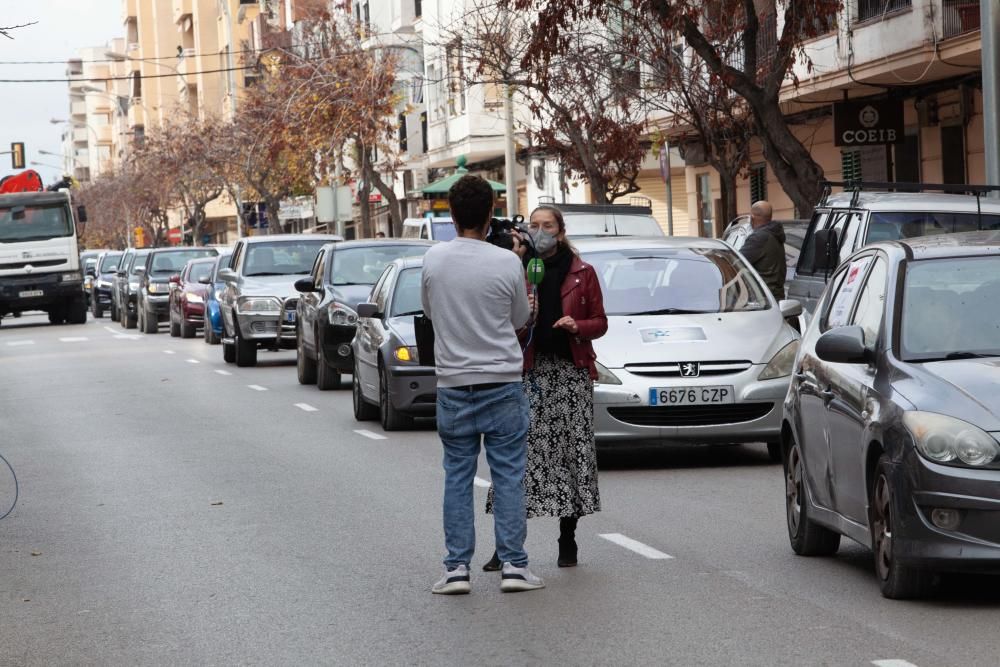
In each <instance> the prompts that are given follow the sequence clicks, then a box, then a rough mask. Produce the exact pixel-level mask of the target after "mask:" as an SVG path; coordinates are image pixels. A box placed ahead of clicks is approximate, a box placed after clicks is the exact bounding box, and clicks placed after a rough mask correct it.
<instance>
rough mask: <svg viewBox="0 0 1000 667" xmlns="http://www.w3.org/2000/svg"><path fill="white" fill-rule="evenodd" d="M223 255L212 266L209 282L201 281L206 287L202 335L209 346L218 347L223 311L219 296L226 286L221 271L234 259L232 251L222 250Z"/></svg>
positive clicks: (228, 249) (220, 337)
mask: <svg viewBox="0 0 1000 667" xmlns="http://www.w3.org/2000/svg"><path fill="white" fill-rule="evenodd" d="M219 252H220V253H221V254H220V255H219V256H218V257H217V258H216V260H215V263H214V264H212V271H211V273H210V274H209V277H208V279H207V280H203V281H201V282H202V284H204V285H205V321H204V323H203V324H202V333H203V334H204V337H205V342H206V343H208V344H209V345H218V344H219V343H221V342H222V333H223V329H222V310H221V309H220V308H219V298H218V295H219V293H220V292H221V291H222V289H223V288H224V287H225V286H226V284H225V283H224V282H223V281H222V278H220V277H219V271H221V270H222V269H225V268H227V267H228V266H229V260H230V259H232V257H233V252H232V249H230V248H225V249H220V250H219Z"/></svg>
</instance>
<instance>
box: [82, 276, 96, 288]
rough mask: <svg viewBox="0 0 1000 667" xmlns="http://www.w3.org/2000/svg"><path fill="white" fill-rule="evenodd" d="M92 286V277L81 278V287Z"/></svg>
mask: <svg viewBox="0 0 1000 667" xmlns="http://www.w3.org/2000/svg"><path fill="white" fill-rule="evenodd" d="M93 286H94V279H93V278H91V277H90V276H87V277H86V278H84V279H83V287H84V288H85V289H90V288H92V287H93Z"/></svg>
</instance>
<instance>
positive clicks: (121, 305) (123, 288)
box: [112, 248, 150, 329]
mask: <svg viewBox="0 0 1000 667" xmlns="http://www.w3.org/2000/svg"><path fill="white" fill-rule="evenodd" d="M149 253H150V249H149V248H139V249H135V248H129V249H128V250H126V251H125V254H124V255H123V256H122V261H121V262H120V263H119V264H118V273H116V274H115V280H114V284H113V285H112V290H113V291H114V293H115V294H114V298H115V303H116V304H117V305H116V309H117V314H118V321H119V322H121V325H122V326H123V327H124V328H126V329H135V324H136V314H135V294H136V291H138V289H139V274H138V273H137V272H136V269H138V268H141V267H142V265H143V264H144V263H145V261H146V255H148V254H149Z"/></svg>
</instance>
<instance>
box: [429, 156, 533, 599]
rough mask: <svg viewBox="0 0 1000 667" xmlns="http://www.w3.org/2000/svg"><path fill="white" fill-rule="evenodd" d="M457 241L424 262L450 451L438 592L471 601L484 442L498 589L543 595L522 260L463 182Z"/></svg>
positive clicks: (487, 199)
mask: <svg viewBox="0 0 1000 667" xmlns="http://www.w3.org/2000/svg"><path fill="white" fill-rule="evenodd" d="M448 203H449V204H450V206H451V214H452V218H453V219H454V221H455V227H456V230H457V232H458V236H457V238H455V239H454V240H452V241H450V242H448V243H440V244H437V245H435V246H434V247H432V248H431V249H430V250H428V251H427V253H426V254H425V255H424V268H423V278H422V285H421V298H422V301H423V308H424V314H425V315H426V316H427V317H428V318H430V319H432V320H433V321H434V357H435V366H436V371H437V381H438V390H437V423H438V433H439V434H440V437H441V442H442V444H443V446H444V471H445V488H444V535H445V547H446V550H447V552H448V553H447V556H446V557H445V559H444V566H445V574H444V577H442V578H441V580H440V581H438V582H437V583H436V584H434V587H433V589H432V591H433V592H434V593H440V594H460V593H468V592H470V590H471V589H472V587H471V582H470V577H469V563H470V562H471V560H472V555H473V552H474V551H475V544H476V530H475V518H474V517H475V511H474V509H473V495H472V490H473V480H474V479H475V476H476V465H477V462H478V458H479V445H480V442H482V443H483V445H484V446H485V448H486V460H487V462H488V463H489V466H490V473H491V475H492V478H493V486H494V505H493V512H494V532H495V537H496V545H497V554H498V556H499V558H500V561H501V562H502V563H503V567H502V575H501V582H500V589H501V590H502V591H504V592H516V591H529V590H535V589H538V588H543V587H544V586H545V584H544V582H543V581H542V580H541V579H540V578H539V577H537V576H535V575H534V574H532V573H531V571H530V570H529V569H528V554H527V553H526V552H525V550H524V540H525V537H526V536H527V518H526V513H525V505H524V487H523V480H524V471H525V462H526V451H527V450H526V446H527V434H528V421H529V408H528V399H527V396H526V395H525V393H524V388H523V385H522V383H521V372H522V367H523V364H524V359H523V355H522V353H521V347H520V345H519V343H518V340H517V334H516V331H517V330H518V329H520V328H521V327H523V326H524V325H525V324H526V323H527V321H528V319H529V317H530V310H529V305H528V295H527V290H526V289H525V283H524V269H523V267H522V264H521V261H520V258H519V257H518V255H517V254H515V253H513V252H510V251H508V250H504V249H501V248H498V247H496V246H494V245H492V244H490V243H486V242H485V239H486V237H487V234H488V232H489V227H490V217H491V215H492V212H493V189H492V188H491V187H490V184H489V183H488V182H487V181H485V180H484V179H482V178H479V177H478V176H471V175H469V176H463V177H462V178H461V179H459V181H458V182H456V183H455V185H453V186H452V188H451V190H450V191H449V192H448Z"/></svg>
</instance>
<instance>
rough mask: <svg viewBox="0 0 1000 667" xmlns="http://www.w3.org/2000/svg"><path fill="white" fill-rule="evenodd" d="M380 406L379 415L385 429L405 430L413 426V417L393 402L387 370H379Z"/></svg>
mask: <svg viewBox="0 0 1000 667" xmlns="http://www.w3.org/2000/svg"><path fill="white" fill-rule="evenodd" d="M378 407H379V417H380V421H381V422H382V430H384V431H404V430H406V429H411V428H413V417H410V416H409V415H404V414H403V413H401V412H400V411H399V410H397V409H396V408H395V407H394V406H393V404H392V393H391V392H390V391H389V382H388V380H387V378H386V375H385V370H384V369H382V368H379V370H378Z"/></svg>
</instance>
